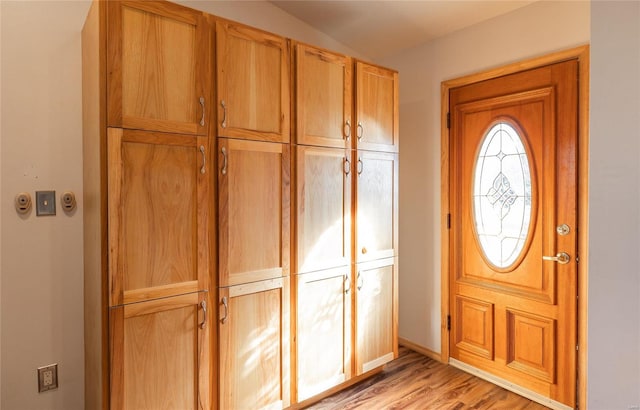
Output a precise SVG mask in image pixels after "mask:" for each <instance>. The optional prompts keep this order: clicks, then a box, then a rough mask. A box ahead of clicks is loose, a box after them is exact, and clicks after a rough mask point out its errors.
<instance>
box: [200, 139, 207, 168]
mask: <svg viewBox="0 0 640 410" xmlns="http://www.w3.org/2000/svg"><path fill="white" fill-rule="evenodd" d="M200 153H201V154H202V166H201V167H200V173H201V174H204V173H205V172H206V170H207V154H206V153H205V151H204V145H200Z"/></svg>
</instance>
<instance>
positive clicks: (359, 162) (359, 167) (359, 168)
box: [358, 157, 364, 175]
mask: <svg viewBox="0 0 640 410" xmlns="http://www.w3.org/2000/svg"><path fill="white" fill-rule="evenodd" d="M363 170H364V164H363V163H362V158H360V157H358V175H361V174H362V171H363Z"/></svg>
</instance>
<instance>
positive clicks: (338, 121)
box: [295, 44, 353, 148]
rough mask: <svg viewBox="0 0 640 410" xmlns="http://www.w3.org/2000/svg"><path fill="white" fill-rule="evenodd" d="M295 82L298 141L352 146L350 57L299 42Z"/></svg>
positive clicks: (337, 146) (330, 145)
mask: <svg viewBox="0 0 640 410" xmlns="http://www.w3.org/2000/svg"><path fill="white" fill-rule="evenodd" d="M295 81H296V82H295V84H296V128H297V130H296V143H298V144H303V145H319V146H324V147H336V148H348V147H350V145H351V138H350V137H351V134H352V130H353V126H352V125H353V124H352V122H351V104H352V95H353V90H352V60H351V58H350V57H347V56H343V55H341V54H336V53H332V52H329V51H325V50H321V49H318V48H315V47H311V46H308V45H305V44H297V45H296V80H295Z"/></svg>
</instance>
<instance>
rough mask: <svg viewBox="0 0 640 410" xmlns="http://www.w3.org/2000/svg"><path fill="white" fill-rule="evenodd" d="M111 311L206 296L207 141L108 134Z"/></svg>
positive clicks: (135, 133) (116, 131)
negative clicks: (166, 299) (147, 302)
mask: <svg viewBox="0 0 640 410" xmlns="http://www.w3.org/2000/svg"><path fill="white" fill-rule="evenodd" d="M107 144H108V169H109V289H110V291H111V295H110V304H111V306H116V305H121V304H127V303H133V302H140V301H143V300H148V299H155V298H160V297H167V296H172V295H179V294H184V293H188V292H195V291H198V290H208V289H209V236H208V235H210V232H211V229H210V226H209V223H210V219H209V206H210V205H209V199H208V197H209V192H210V182H209V181H210V174H209V172H210V170H209V168H208V166H209V162H208V161H207V156H208V153H209V145H208V139H207V137H196V136H186V135H172V134H160V133H152V132H146V131H131V130H124V131H123V130H122V129H119V128H110V129H109V131H108V142H107Z"/></svg>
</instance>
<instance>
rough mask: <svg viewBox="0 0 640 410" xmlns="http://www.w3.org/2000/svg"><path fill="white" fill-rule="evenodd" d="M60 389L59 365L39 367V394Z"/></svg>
mask: <svg viewBox="0 0 640 410" xmlns="http://www.w3.org/2000/svg"><path fill="white" fill-rule="evenodd" d="M57 388H58V364H57V363H54V364H50V365H49V366H43V367H38V393H42V392H44V391H48V390H53V389H57Z"/></svg>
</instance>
